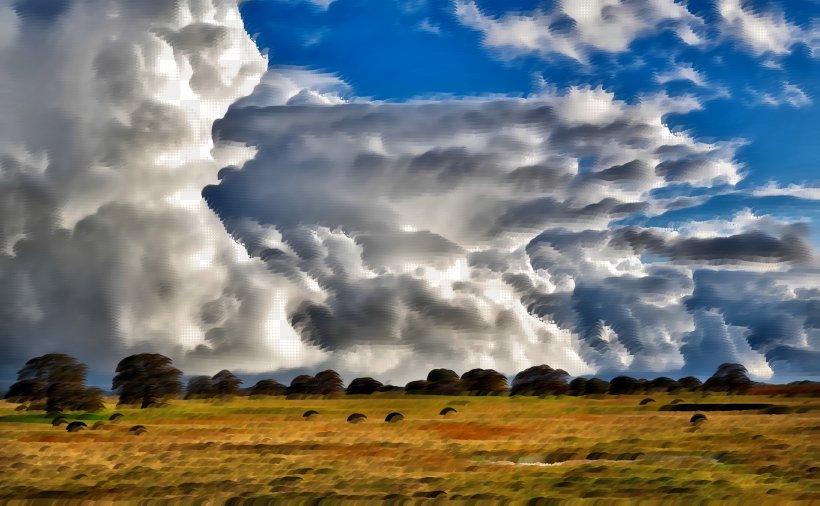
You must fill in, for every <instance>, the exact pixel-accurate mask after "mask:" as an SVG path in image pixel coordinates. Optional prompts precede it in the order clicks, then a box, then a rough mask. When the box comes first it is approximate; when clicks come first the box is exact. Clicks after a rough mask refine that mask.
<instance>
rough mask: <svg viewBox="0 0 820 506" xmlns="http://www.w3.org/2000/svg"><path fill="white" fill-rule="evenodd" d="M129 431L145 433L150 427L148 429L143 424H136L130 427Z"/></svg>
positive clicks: (135, 433)
mask: <svg viewBox="0 0 820 506" xmlns="http://www.w3.org/2000/svg"><path fill="white" fill-rule="evenodd" d="M128 432H130V433H131V434H134V435H135V436H139V435H140V434H145V433H146V432H148V429H146V428H145V426H143V425H134V426H133V427H131V428H130V429H128Z"/></svg>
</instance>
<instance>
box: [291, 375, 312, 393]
mask: <svg viewBox="0 0 820 506" xmlns="http://www.w3.org/2000/svg"><path fill="white" fill-rule="evenodd" d="M313 386H314V380H313V376H311V375H309V374H300V375H299V376H296V377H295V378H293V379H292V380H290V386H289V387H287V389H286V390H285V393H287V394H288V395H290V394H309V393H311V392H312V390H313Z"/></svg>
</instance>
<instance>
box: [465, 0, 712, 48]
mask: <svg viewBox="0 0 820 506" xmlns="http://www.w3.org/2000/svg"><path fill="white" fill-rule="evenodd" d="M455 9H456V16H457V17H458V19H459V20H460V21H461V22H462V23H463V24H464V25H466V26H469V27H471V28H473V29H475V30H478V31H480V32H482V33H483V35H484V44H485V45H487V46H489V47H491V48H494V49H497V50H499V51H501V52H502V54H503V55H505V56H518V55H522V54H530V53H534V54H540V55H543V56H547V55H549V54H552V53H559V54H563V55H564V56H567V57H569V58H573V59H575V60H578V61H580V62H584V63H585V62H586V57H587V53H588V52H589V50H590V49H596V50H600V51H605V52H610V53H618V52H623V51H626V50H627V49H628V48H629V46H630V44H632V42H633V41H635V40H636V39H638V38H640V37H643V36H645V35H648V34H652V33H656V32H657V31H658V30H659V27H661V26H668V27H669V28H670V29H672V30H674V31H675V32H676V33H677V34H678V36H679V37H680V38H681V39H682V40H683V41H684V42H685V43H686V44H690V45H695V44H699V43H700V42H701V39H700V37H699V36H698V35H697V31H698V30H699V29H700V27H701V25H702V24H703V22H702V20H701V19H700V18H698V17H696V16H694V15H692V14H691V13H689V11H687V10H686V7H685V6H683V5H681V4H678V3H675V2H674V1H673V0H652V1H647V2H619V1H617V0H594V1H586V2H562V3H561V4H560V6H559V7H558V8H557V9H556V10H555V11H553V12H544V11H540V10H537V11H534V12H532V13H529V14H505V15H504V16H501V17H499V18H494V17H491V16H489V15H487V14H484V13H483V12H482V11H481V10H480V9H479V7H478V5H477V4H476V3H475V2H474V1H472V0H457V1H456V3H455Z"/></svg>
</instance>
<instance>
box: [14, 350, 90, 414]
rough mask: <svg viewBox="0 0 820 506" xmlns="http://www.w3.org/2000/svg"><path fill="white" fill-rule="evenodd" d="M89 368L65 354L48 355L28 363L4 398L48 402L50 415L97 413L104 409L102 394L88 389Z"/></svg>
mask: <svg viewBox="0 0 820 506" xmlns="http://www.w3.org/2000/svg"><path fill="white" fill-rule="evenodd" d="M87 373H88V367H87V366H86V365H85V364H82V363H80V362H78V361H77V359H75V358H74V357H71V356H69V355H65V354H63V353H49V354H47V355H43V356H40V357H35V358H32V359H31V360H29V361H28V362H26V364H25V366H24V367H23V368H22V369H21V370H20V371H19V372H18V373H17V377H18V381H17V383H15V384H14V385H12V386H11V388H10V389H9V391H8V392H7V393H6V395H5V398H6V399H9V400H13V401H16V402H31V401H38V400H42V399H46V410H47V411H48V412H49V413H57V412H62V411H97V410H100V409H102V408H103V402H102V391H101V390H100V389H98V388H87V387H86V386H85V378H86V374H87Z"/></svg>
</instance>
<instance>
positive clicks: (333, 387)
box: [312, 369, 344, 395]
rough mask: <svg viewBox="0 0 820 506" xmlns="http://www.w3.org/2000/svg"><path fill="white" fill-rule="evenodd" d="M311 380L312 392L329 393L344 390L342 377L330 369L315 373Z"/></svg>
mask: <svg viewBox="0 0 820 506" xmlns="http://www.w3.org/2000/svg"><path fill="white" fill-rule="evenodd" d="M313 382H314V383H313V392H312V393H314V394H319V395H329V394H333V393H336V392H339V391H341V390H344V383H343V382H342V378H341V377H340V376H339V373H337V372H336V371H334V370H332V369H328V370H326V371H321V372H318V373H316V376H314V377H313Z"/></svg>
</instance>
